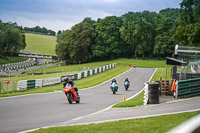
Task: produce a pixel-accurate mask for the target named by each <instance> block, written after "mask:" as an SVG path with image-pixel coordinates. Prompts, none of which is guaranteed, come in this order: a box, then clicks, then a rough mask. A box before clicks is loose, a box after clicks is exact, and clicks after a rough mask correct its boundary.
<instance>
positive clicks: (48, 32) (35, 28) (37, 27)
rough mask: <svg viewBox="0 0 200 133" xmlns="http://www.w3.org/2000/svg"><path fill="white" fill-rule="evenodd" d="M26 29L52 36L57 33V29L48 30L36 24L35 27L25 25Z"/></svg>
mask: <svg viewBox="0 0 200 133" xmlns="http://www.w3.org/2000/svg"><path fill="white" fill-rule="evenodd" d="M24 31H25V32H31V33H39V34H43V35H51V36H55V35H56V32H55V31H52V30H47V29H46V28H45V27H43V28H40V27H39V26H36V27H33V28H28V27H24Z"/></svg>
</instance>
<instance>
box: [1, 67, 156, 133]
mask: <svg viewBox="0 0 200 133" xmlns="http://www.w3.org/2000/svg"><path fill="white" fill-rule="evenodd" d="M154 71H155V69H153V68H136V69H133V68H132V69H130V70H129V71H127V72H125V73H123V74H121V75H119V76H118V77H116V80H117V82H118V85H119V90H118V92H117V94H116V95H113V94H112V92H111V90H110V88H109V87H110V81H111V80H110V81H107V82H104V83H102V84H100V85H97V86H95V87H91V88H88V89H82V90H79V93H80V98H81V101H80V103H79V104H76V103H73V104H69V103H68V101H67V98H66V96H65V95H64V93H63V92H61V91H58V92H53V93H44V94H33V95H25V96H17V97H9V98H0V133H16V132H21V131H25V130H30V129H35V128H40V127H44V126H51V125H55V124H59V123H62V122H65V121H69V120H72V119H75V118H78V117H82V116H86V115H88V114H91V113H95V112H97V111H100V110H102V109H105V108H107V107H109V106H111V105H113V104H115V103H118V102H120V101H122V99H123V95H125V97H126V99H127V98H129V97H131V96H133V95H135V94H136V93H138V92H140V91H141V90H142V89H143V88H144V83H145V82H146V81H149V79H150V77H151V76H152V74H153V73H154ZM125 78H129V80H130V82H131V86H130V88H129V90H128V91H125V89H124V86H123V82H124V80H125ZM75 83H76V81H75Z"/></svg>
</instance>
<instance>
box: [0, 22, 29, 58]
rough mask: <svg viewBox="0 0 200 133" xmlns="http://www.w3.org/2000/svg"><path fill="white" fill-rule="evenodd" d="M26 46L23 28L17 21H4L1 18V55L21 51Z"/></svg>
mask: <svg viewBox="0 0 200 133" xmlns="http://www.w3.org/2000/svg"><path fill="white" fill-rule="evenodd" d="M25 47H26V41H25V34H24V32H23V28H22V27H19V26H18V25H17V24H16V23H3V22H2V21H1V20H0V57H2V55H3V54H4V53H5V52H19V51H20V50H21V49H24V48H25Z"/></svg>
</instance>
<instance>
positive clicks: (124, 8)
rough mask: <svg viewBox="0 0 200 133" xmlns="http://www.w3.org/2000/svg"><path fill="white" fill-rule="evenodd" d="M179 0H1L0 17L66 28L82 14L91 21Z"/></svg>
mask: <svg viewBox="0 0 200 133" xmlns="http://www.w3.org/2000/svg"><path fill="white" fill-rule="evenodd" d="M181 2H182V0H0V20H2V21H3V22H17V24H18V25H20V26H23V27H35V26H37V25H39V26H40V27H45V28H47V29H51V30H54V31H56V32H57V31H58V30H67V29H70V28H71V27H72V26H73V25H75V24H77V23H79V22H81V21H82V20H83V19H84V18H85V17H90V18H92V19H93V20H97V19H98V18H105V17H106V16H121V15H123V14H125V13H128V12H138V11H144V10H148V11H155V12H159V10H161V9H165V8H179V7H180V5H179V3H181Z"/></svg>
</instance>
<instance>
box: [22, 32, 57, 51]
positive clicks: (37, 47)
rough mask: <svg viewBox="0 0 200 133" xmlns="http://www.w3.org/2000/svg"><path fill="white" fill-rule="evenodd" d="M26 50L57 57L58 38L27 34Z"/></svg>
mask: <svg viewBox="0 0 200 133" xmlns="http://www.w3.org/2000/svg"><path fill="white" fill-rule="evenodd" d="M25 36H26V45H27V46H26V50H28V51H30V52H32V53H36V54H42V55H56V53H55V46H56V37H55V36H47V35H39V34H30V33H26V34H25Z"/></svg>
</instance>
